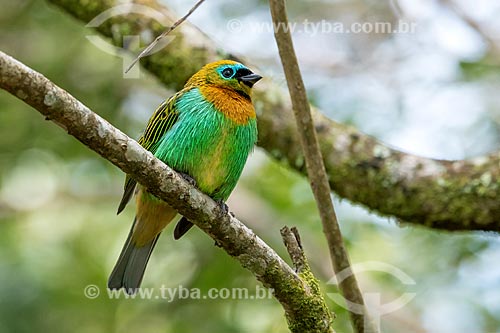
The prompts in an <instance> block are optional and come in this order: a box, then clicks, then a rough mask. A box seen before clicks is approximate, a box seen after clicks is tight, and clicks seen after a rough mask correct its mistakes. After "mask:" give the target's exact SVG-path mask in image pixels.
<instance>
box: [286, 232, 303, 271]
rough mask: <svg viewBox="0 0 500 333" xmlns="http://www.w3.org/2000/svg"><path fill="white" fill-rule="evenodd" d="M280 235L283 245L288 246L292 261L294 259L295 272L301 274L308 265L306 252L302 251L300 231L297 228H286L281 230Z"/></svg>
mask: <svg viewBox="0 0 500 333" xmlns="http://www.w3.org/2000/svg"><path fill="white" fill-rule="evenodd" d="M280 233H281V237H282V238H283V243H284V244H285V246H286V250H287V251H288V254H289V255H290V259H292V263H293V266H294V267H295V272H297V273H301V272H302V270H303V269H304V267H305V266H306V265H307V263H306V257H305V254H304V250H303V249H302V243H301V241H300V235H299V231H298V230H297V228H295V227H292V228H291V229H290V228H288V227H287V226H284V227H283V228H281V230H280Z"/></svg>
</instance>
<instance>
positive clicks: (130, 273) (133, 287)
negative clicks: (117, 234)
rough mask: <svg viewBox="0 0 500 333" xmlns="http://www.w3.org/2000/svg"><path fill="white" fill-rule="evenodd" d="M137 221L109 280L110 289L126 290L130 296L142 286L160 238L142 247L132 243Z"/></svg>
mask: <svg viewBox="0 0 500 333" xmlns="http://www.w3.org/2000/svg"><path fill="white" fill-rule="evenodd" d="M136 221H137V219H136V220H134V223H133V224H132V229H130V232H129V234H128V237H127V241H126V242H125V245H124V246H123V249H122V252H121V253H120V257H118V261H117V262H116V265H115V268H114V269H113V271H112V272H111V275H110V276H109V280H108V288H109V289H121V288H124V289H125V292H127V293H128V294H134V293H135V292H136V291H137V289H138V288H139V287H140V286H141V282H142V277H143V276H144V271H145V270H146V265H147V264H148V261H149V257H150V256H151V252H153V248H154V247H155V245H156V241H157V240H158V237H160V234H158V235H156V237H155V238H154V239H152V240H151V241H150V242H148V243H146V244H145V245H143V246H140V247H139V246H137V245H134V244H133V242H132V233H133V231H134V227H135V224H136Z"/></svg>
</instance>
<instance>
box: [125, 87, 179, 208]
mask: <svg viewBox="0 0 500 333" xmlns="http://www.w3.org/2000/svg"><path fill="white" fill-rule="evenodd" d="M181 94H182V91H180V92H179V93H177V94H175V95H174V96H172V97H170V98H169V99H168V100H167V101H165V102H163V103H162V104H161V105H160V106H159V107H158V108H157V109H156V111H155V112H154V113H153V116H152V117H151V118H150V119H149V122H148V125H147V126H146V130H145V131H144V133H143V134H142V136H141V137H140V138H139V141H138V142H139V144H140V145H141V146H143V147H144V148H145V149H147V150H149V151H150V152H152V153H153V154H154V153H155V151H156V149H157V148H158V145H159V144H160V142H161V138H162V137H163V136H164V135H165V133H167V131H168V130H169V129H171V128H172V126H173V125H174V124H175V122H176V121H177V119H178V118H179V114H178V112H177V110H176V109H175V102H176V100H177V98H179V96H180V95H181ZM136 184H137V182H136V181H135V180H134V179H132V178H131V177H130V176H129V175H127V177H126V179H125V186H124V191H123V197H122V200H121V201H120V205H119V206H118V212H117V214H120V213H121V211H122V210H123V209H124V208H125V206H126V205H127V203H128V202H129V201H130V198H131V197H132V194H134V190H135V186H136Z"/></svg>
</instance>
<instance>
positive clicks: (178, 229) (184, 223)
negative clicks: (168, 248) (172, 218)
mask: <svg viewBox="0 0 500 333" xmlns="http://www.w3.org/2000/svg"><path fill="white" fill-rule="evenodd" d="M192 226H193V223H191V222H190V221H189V220H188V219H187V218H185V217H184V216H183V217H182V218H181V219H180V221H179V222H177V225H176V226H175V230H174V239H175V240H177V239H179V238H181V237H182V236H184V234H185V233H186V232H188V231H189V229H191V227H192Z"/></svg>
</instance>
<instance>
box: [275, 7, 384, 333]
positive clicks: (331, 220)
mask: <svg viewBox="0 0 500 333" xmlns="http://www.w3.org/2000/svg"><path fill="white" fill-rule="evenodd" d="M269 6H270V8H271V16H272V19H273V26H274V27H275V29H274V37H275V39H276V43H277V45H278V50H279V54H280V58H281V62H282V64H283V70H284V72H285V77H286V81H287V85H288V90H289V92H290V97H291V100H292V106H293V111H294V114H295V121H296V123H297V128H298V129H299V131H298V132H299V140H300V143H301V146H302V150H303V151H304V156H305V164H306V169H307V175H308V177H309V181H310V183H311V189H312V192H313V194H314V198H315V199H316V205H317V206H318V210H319V215H320V217H321V223H322V225H323V232H324V234H325V237H326V240H327V242H328V248H329V250H330V259H331V261H332V266H333V270H334V271H335V274H339V273H340V272H342V271H344V270H350V269H351V264H350V262H349V255H348V254H347V249H346V248H345V245H344V240H343V238H342V234H341V232H340V226H339V223H338V221H337V216H336V214H335V209H334V207H333V201H332V198H331V196H330V185H329V184H328V176H327V174H326V170H325V165H324V164H323V157H322V156H321V151H320V149H319V143H318V138H317V134H316V129H315V128H314V123H313V119H312V116H311V107H310V105H309V102H308V99H307V93H306V89H305V86H304V81H303V79H302V74H301V73H300V68H299V63H298V60H297V56H296V54H295V50H294V46H293V41H292V35H291V33H290V29H287V28H286V27H289V26H290V24H289V22H288V17H287V12H286V7H285V0H270V1H269ZM339 287H340V290H341V292H342V295H343V296H344V297H345V298H346V300H347V306H348V309H349V312H350V315H351V320H352V323H353V327H354V331H355V332H358V333H365V332H377V329H376V328H375V327H374V326H373V323H371V320H370V319H369V314H368V312H367V310H366V307H365V306H364V304H365V303H364V300H363V295H362V294H361V290H360V289H359V286H358V282H357V281H356V277H355V275H354V274H350V275H349V276H348V277H347V278H346V279H344V280H343V281H341V282H340V283H339ZM352 305H355V307H353V306H352ZM360 308H361V309H363V311H361V312H360V311H359V309H360Z"/></svg>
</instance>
